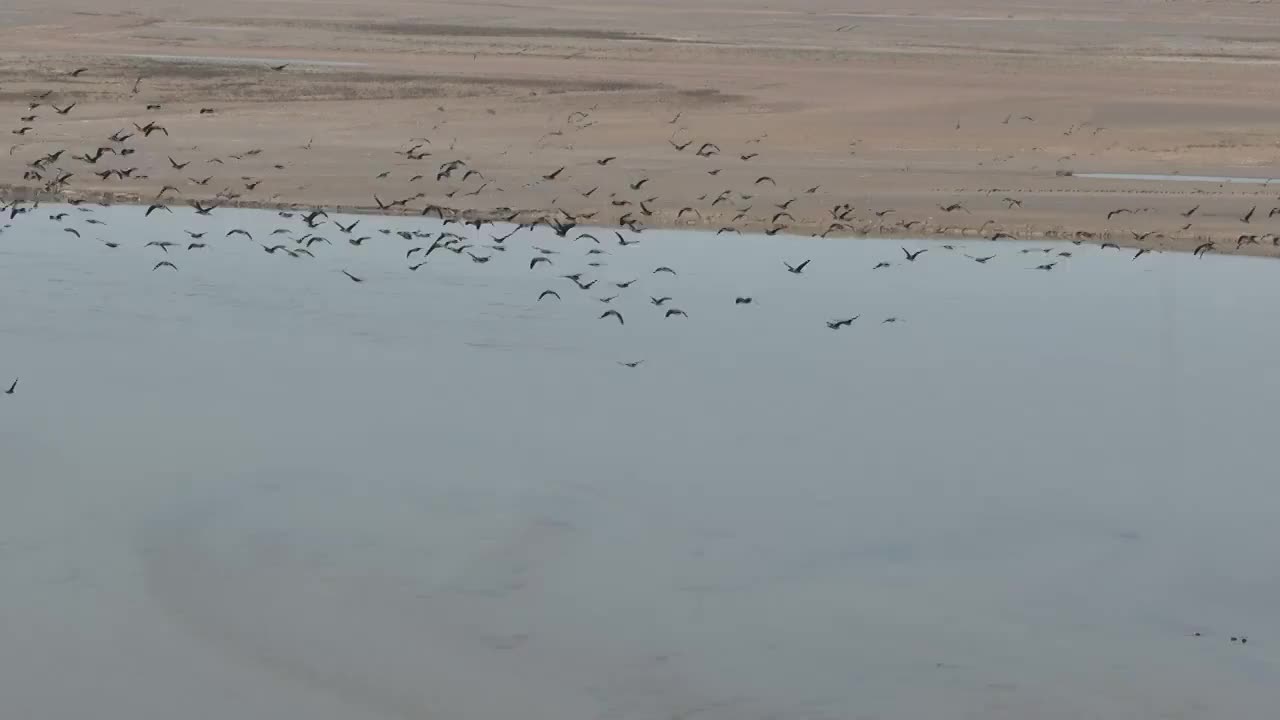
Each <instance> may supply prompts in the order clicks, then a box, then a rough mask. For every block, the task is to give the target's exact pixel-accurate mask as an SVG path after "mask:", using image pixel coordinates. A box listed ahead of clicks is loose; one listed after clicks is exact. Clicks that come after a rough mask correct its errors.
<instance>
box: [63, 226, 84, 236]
mask: <svg viewBox="0 0 1280 720" xmlns="http://www.w3.org/2000/svg"><path fill="white" fill-rule="evenodd" d="M62 232H64V233H71V234H72V235H75V236H76V237H80V231H79V230H76V229H75V228H62Z"/></svg>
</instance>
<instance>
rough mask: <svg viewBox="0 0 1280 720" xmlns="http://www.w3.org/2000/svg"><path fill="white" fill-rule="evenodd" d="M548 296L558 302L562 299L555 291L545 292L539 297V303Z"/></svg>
mask: <svg viewBox="0 0 1280 720" xmlns="http://www.w3.org/2000/svg"><path fill="white" fill-rule="evenodd" d="M548 295H550V296H551V297H554V298H555V299H557V300H559V299H560V293H558V292H556V291H555V290H543V291H542V294H541V295H539V296H538V302H542V299H543V298H545V297H547V296H548Z"/></svg>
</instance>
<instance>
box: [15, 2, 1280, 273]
mask: <svg viewBox="0 0 1280 720" xmlns="http://www.w3.org/2000/svg"><path fill="white" fill-rule="evenodd" d="M0 23H3V29H2V30H0V41H2V42H3V45H2V48H3V53H2V54H0V112H2V113H3V116H4V118H5V122H6V123H7V124H6V126H5V129H6V132H5V133H4V134H3V136H4V137H5V138H7V139H8V140H9V142H10V144H11V146H12V147H11V148H9V149H8V152H7V154H0V158H2V159H3V161H2V162H0V183H3V184H4V185H5V186H6V188H7V192H8V193H9V194H11V195H15V196H23V197H28V198H30V197H31V195H32V194H33V193H37V191H39V190H40V189H41V188H47V194H45V195H44V197H50V198H52V197H54V196H55V193H58V194H64V195H67V196H75V195H81V196H85V197H98V198H102V197H103V196H104V195H106V197H108V198H111V199H114V200H116V201H144V202H147V201H150V199H151V198H153V197H155V196H156V194H157V192H159V191H160V190H161V189H162V188H163V187H164V186H165V185H172V186H174V187H176V188H177V190H176V191H174V190H168V191H166V195H165V197H166V198H168V199H167V200H166V202H169V203H179V202H183V201H189V200H192V199H199V200H202V201H214V200H216V199H217V198H216V196H221V198H222V200H221V201H222V202H232V203H238V204H263V205H277V204H279V205H291V204H298V205H312V206H324V207H335V206H337V207H343V208H346V209H376V208H377V204H378V203H391V202H393V201H405V202H402V203H401V204H400V205H397V206H396V210H397V211H400V212H406V213H415V214H416V213H419V212H421V211H422V209H423V208H424V207H425V206H427V205H428V204H432V205H440V206H444V207H446V208H454V209H458V210H464V211H474V212H476V213H478V214H480V215H484V216H488V217H493V216H495V215H503V216H505V212H506V211H505V210H502V209H504V208H511V209H514V210H523V211H527V212H526V213H525V215H524V216H522V218H523V219H531V218H533V217H535V216H537V215H539V214H541V215H547V214H549V213H552V212H553V211H554V209H555V208H561V209H564V210H565V211H567V212H568V213H570V214H571V215H573V216H574V217H578V218H579V219H580V221H581V222H584V223H588V222H590V223H596V224H605V225H611V224H616V223H617V222H618V220H619V218H622V219H623V220H627V221H632V222H634V223H635V225H636V226H637V227H640V226H672V225H689V226H704V227H706V228H708V229H718V228H722V227H732V228H735V229H739V230H742V231H751V230H755V231H760V230H774V229H785V230H786V231H787V232H802V233H822V232H826V231H829V232H830V234H831V235H832V236H853V235H859V234H890V233H893V234H913V235H935V234H936V235H941V236H947V235H969V236H979V235H981V236H988V237H990V236H995V235H996V234H997V233H1006V234H1009V235H1012V236H1015V237H1019V238H1023V237H1028V238H1029V237H1046V236H1048V237H1070V238H1073V239H1091V240H1094V241H1099V242H1101V241H1105V240H1111V241H1113V242H1117V243H1119V244H1122V245H1130V246H1144V247H1152V248H1180V249H1190V248H1193V247H1195V246H1197V245H1199V244H1201V243H1202V242H1203V241H1205V240H1208V239H1213V240H1215V241H1216V243H1217V244H1216V248H1215V249H1216V250H1218V251H1227V252H1236V251H1240V252H1254V253H1266V254H1269V253H1275V254H1278V255H1280V248H1277V247H1276V246H1275V243H1274V240H1273V237H1272V236H1271V235H1269V234H1268V233H1269V232H1271V231H1280V211H1277V212H1276V215H1277V217H1271V216H1270V213H1271V211H1272V208H1273V207H1276V206H1280V200H1277V197H1276V195H1277V193H1276V190H1275V189H1273V188H1270V187H1268V186H1266V185H1264V184H1225V185H1223V184H1219V183H1218V182H1170V181H1159V180H1146V181H1127V180H1126V181H1117V180H1100V179H1087V178H1082V177H1079V176H1078V175H1077V174H1079V173H1088V172H1118V173H1171V174H1173V173H1176V174H1181V175H1208V176H1219V175H1222V176H1245V177H1259V178H1265V177H1272V176H1277V175H1280V167H1277V165H1278V164H1280V163H1278V161H1280V93H1277V92H1276V87H1277V85H1276V78H1277V73H1278V72H1280V10H1278V9H1277V7H1276V5H1275V4H1273V3H1270V2H1248V1H1247V0H1177V1H1160V0H1120V1H1119V2H1110V1H1108V2H1103V1H1102V0H1080V1H1079V2H1069V3H1068V2H1061V1H1059V2H1050V1H1049V0H1025V1H1022V2H997V1H995V0H894V2H887V1H883V0H879V1H872V2H859V3H838V2H833V1H832V0H795V1H794V2H787V3H781V2H773V3H766V2H762V1H761V0H733V1H730V0H659V1H658V2H643V3H641V2H626V1H625V0H594V1H593V2H590V3H583V4H572V5H562V4H551V3H547V2H534V1H527V2H522V1H520V0H517V1H515V2H502V3H499V2H485V1H467V2H439V1H435V0H424V1H421V2H419V1H414V2H409V1H407V0H368V1H364V0H362V1H360V2H356V1H355V0H332V1H328V2H326V1H322V0H260V1H259V0H255V1H254V2H248V1H246V0H229V1H227V2H216V3H214V2H209V3H195V2H183V3H171V2H160V1H159V0H136V1H135V2H130V3H123V2H119V0H101V1H95V2H83V1H82V2H73V1H71V0H41V1H40V2H34V1H33V0H14V2H9V3H6V7H5V8H4V9H0ZM281 64H286V67H284V68H283V69H281V70H273V69H271V67H270V66H271V65H277V66H278V65H281ZM80 68H85V70H84V71H83V72H81V73H80V74H78V75H77V76H74V77H73V76H72V75H71V74H70V73H71V72H72V71H74V70H77V69H80ZM49 91H52V92H51V93H50V92H49ZM45 93H49V94H48V95H47V96H44V94H45ZM37 96H41V97H37ZM33 103H39V105H38V106H35V107H30V105H31V104H33ZM70 103H75V104H76V105H75V107H74V108H72V109H71V110H70V111H67V113H66V114H59V113H58V111H57V109H63V108H65V107H66V106H67V105H68V104H70ZM148 105H150V106H153V108H152V109H147V106H148ZM156 106H158V107H156ZM202 108H206V109H208V110H209V111H208V112H205V113H201V112H200V110H201V109H202ZM31 116H34V117H31ZM24 117H25V118H30V119H28V120H23V119H21V118H24ZM149 122H155V123H157V124H159V125H161V126H163V128H164V129H165V131H167V134H166V132H161V131H153V132H152V133H151V134H150V135H149V136H146V137H144V136H143V134H142V133H139V132H137V130H136V126H143V127H145V126H146V124H147V123H149ZM24 127H27V128H30V129H29V130H26V131H22V128H24ZM117 130H123V131H125V132H126V133H132V134H133V135H134V137H132V138H129V139H128V140H127V141H125V142H112V141H109V140H108V137H109V136H110V135H112V133H114V132H116V131H117ZM17 132H23V134H21V135H18V134H14V133H17ZM415 138H417V139H415ZM704 143H713V144H714V148H718V152H714V148H713V147H712V146H707V147H706V150H705V151H704V153H703V155H707V156H705V157H704V156H700V155H698V154H697V153H696V151H697V150H699V149H700V148H703V146H704ZM686 144H687V145H686ZM99 146H101V147H105V148H111V149H112V150H116V151H121V150H126V149H132V150H133V152H132V154H127V155H121V154H120V153H119V152H116V153H114V154H113V153H112V152H107V153H105V154H104V155H103V156H102V157H101V158H99V159H98V160H97V162H95V163H89V162H86V161H85V160H83V159H73V158H72V156H73V155H79V156H81V157H85V156H86V155H87V156H92V155H93V154H94V151H95V149H96V148H98V147H99ZM415 146H417V148H416V150H412V151H411V152H409V151H410V149H411V148H414V147H415ZM677 146H683V148H684V149H683V150H678V149H677ZM61 149H65V151H66V152H65V154H63V155H61V156H58V157H57V158H56V159H55V160H53V161H50V162H44V163H38V167H37V166H32V165H30V163H32V162H35V161H39V160H40V158H42V157H44V156H47V155H49V154H50V153H56V152H57V151H58V150H61ZM251 151H259V152H256V153H252V154H250V152H251ZM236 156H239V159H237V158H236ZM609 157H614V158H616V159H614V160H612V161H609V162H608V163H607V164H600V162H602V161H603V160H604V159H605V158H609ZM169 158H172V159H173V163H171V161H170V160H169ZM744 158H745V159H744ZM215 159H216V161H215ZM453 160H461V161H464V162H465V165H459V166H458V168H457V170H456V171H455V172H452V173H451V174H450V175H449V176H447V177H440V178H439V179H437V178H438V175H439V173H440V170H441V166H442V165H443V164H445V163H448V162H450V161H453ZM598 161H599V162H598ZM183 163H189V165H186V166H184V167H182V169H177V168H175V166H174V165H175V164H178V165H181V164H183ZM562 166H563V167H564V168H565V169H564V170H563V171H562V172H561V173H560V174H558V175H555V176H554V178H551V179H544V177H543V176H544V175H545V176H550V175H553V173H554V171H555V170H556V169H557V168H560V167H562ZM129 168H137V170H134V171H133V173H132V176H121V175H120V174H109V175H108V176H107V177H106V178H102V177H99V176H96V175H95V174H94V173H95V172H98V173H103V172H105V171H107V170H111V169H118V170H128V169H129ZM468 170H474V171H475V172H474V173H468V172H467V171H468ZM66 173H72V175H71V176H69V177H67V176H66ZM384 173H386V174H385V175H384ZM24 175H25V178H24ZM415 176H421V177H420V178H417V179H415ZM464 176H465V179H464ZM766 176H767V177H768V178H771V180H760V178H762V177H766ZM206 178H210V179H209V180H205V179H206ZM644 178H649V180H648V182H647V183H641V181H642V180H643V179H644ZM197 181H202V182H204V184H197ZM633 184H634V185H637V187H636V188H635V189H632V185H633ZM593 188H595V190H594V192H590V191H591V190H592V189H593ZM726 191H728V192H726ZM37 194H38V193H37ZM375 195H376V196H377V198H378V200H377V201H375ZM792 198H795V200H794V202H792V203H790V204H787V201H788V200H791V199H792ZM641 201H644V205H643V206H641V204H640V203H641ZM846 204H847V205H846ZM782 206H785V210H783V209H781V207H782ZM837 206H839V207H838V208H837V209H834V210H833V208H836V207H837ZM849 207H852V208H853V209H852V210H849ZM1255 207H1256V211H1255V212H1254V213H1253V214H1252V215H1251V216H1248V213H1249V211H1250V209H1251V208H1255ZM685 208H689V209H685ZM944 208H951V209H950V210H949V211H948V210H944ZM1120 208H1127V209H1129V210H1131V211H1132V212H1125V213H1120V214H1113V213H1112V211H1114V210H1118V209H1120ZM1193 208H1196V209H1195V211H1194V212H1188V211H1191V210H1192V209H1193ZM784 212H785V214H783V215H778V213H784ZM592 213H595V215H594V216H593V215H592ZM627 213H630V216H629V217H624V216H626V214H627ZM1184 214H1185V215H1184ZM1246 216H1247V221H1246V219H1245V218H1246ZM833 223H834V226H833ZM1242 236H1243V237H1242ZM1238 246H1242V247H1238Z"/></svg>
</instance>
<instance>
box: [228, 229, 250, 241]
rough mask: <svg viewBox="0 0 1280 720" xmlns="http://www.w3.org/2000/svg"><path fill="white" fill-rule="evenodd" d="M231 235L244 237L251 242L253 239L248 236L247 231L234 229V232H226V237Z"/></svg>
mask: <svg viewBox="0 0 1280 720" xmlns="http://www.w3.org/2000/svg"><path fill="white" fill-rule="evenodd" d="M232 235H243V236H245V237H247V238H249V239H250V240H252V239H253V236H252V235H250V234H249V231H248V230H241V229H240V228H236V229H234V230H228V231H227V234H226V237H231V236H232Z"/></svg>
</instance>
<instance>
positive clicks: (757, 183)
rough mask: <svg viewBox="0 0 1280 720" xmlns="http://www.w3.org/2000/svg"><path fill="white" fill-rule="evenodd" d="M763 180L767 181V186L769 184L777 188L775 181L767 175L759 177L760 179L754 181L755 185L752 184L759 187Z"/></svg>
mask: <svg viewBox="0 0 1280 720" xmlns="http://www.w3.org/2000/svg"><path fill="white" fill-rule="evenodd" d="M765 180H768V181H769V184H770V185H773V186H775V187H776V186H777V184H778V183H777V181H776V180H774V179H773V178H771V177H769V176H768V175H761V176H760V177H758V178H756V181H755V183H753V184H755V185H759V184H760V183H762V182H764V181H765Z"/></svg>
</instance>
